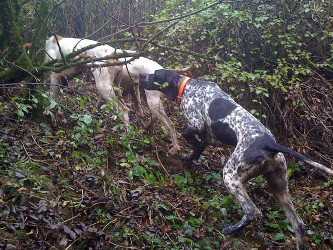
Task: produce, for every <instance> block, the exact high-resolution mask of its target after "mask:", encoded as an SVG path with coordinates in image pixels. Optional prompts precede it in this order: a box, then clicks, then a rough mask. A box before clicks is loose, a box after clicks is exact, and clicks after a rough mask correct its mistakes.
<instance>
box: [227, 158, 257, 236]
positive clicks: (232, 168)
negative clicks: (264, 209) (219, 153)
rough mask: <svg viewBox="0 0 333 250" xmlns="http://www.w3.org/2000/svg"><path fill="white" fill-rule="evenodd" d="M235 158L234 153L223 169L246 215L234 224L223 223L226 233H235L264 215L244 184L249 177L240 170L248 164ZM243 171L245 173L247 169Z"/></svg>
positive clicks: (230, 187)
mask: <svg viewBox="0 0 333 250" xmlns="http://www.w3.org/2000/svg"><path fill="white" fill-rule="evenodd" d="M234 153H235V152H234ZM235 158H237V157H233V155H231V157H230V159H229V160H228V162H227V163H226V165H225V167H224V169H223V179H224V184H225V186H226V187H227V189H228V190H229V192H230V193H231V194H233V195H234V196H235V198H236V199H237V200H238V202H239V203H240V205H241V207H242V209H243V212H244V216H243V218H242V219H241V220H240V221H238V222H237V223H235V224H233V225H223V226H222V228H223V232H224V233H225V234H233V233H235V232H237V231H239V230H241V229H242V228H244V227H246V226H247V225H248V224H250V222H251V221H252V220H254V219H255V218H257V217H261V216H262V214H261V212H260V211H259V209H258V208H257V207H256V205H255V204H254V203H253V201H252V200H251V198H250V197H249V195H248V193H247V192H246V189H245V186H244V184H245V182H246V181H247V180H248V179H249V178H248V177H247V176H245V174H244V176H242V175H241V174H242V173H241V172H242V171H240V170H241V169H245V168H246V167H248V166H246V165H245V163H243V162H239V161H238V160H237V159H235ZM251 167H252V166H251ZM243 173H245V171H244V172H243Z"/></svg>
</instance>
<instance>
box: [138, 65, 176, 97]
mask: <svg viewBox="0 0 333 250" xmlns="http://www.w3.org/2000/svg"><path fill="white" fill-rule="evenodd" d="M139 77H140V78H139V81H140V85H141V86H142V87H143V88H145V89H147V90H158V91H161V92H162V93H164V94H165V96H166V98H167V99H168V101H174V100H176V98H177V94H178V83H179V80H180V77H181V75H179V74H177V73H176V72H174V71H171V70H167V69H159V70H156V71H155V73H154V74H142V73H140V75H139Z"/></svg>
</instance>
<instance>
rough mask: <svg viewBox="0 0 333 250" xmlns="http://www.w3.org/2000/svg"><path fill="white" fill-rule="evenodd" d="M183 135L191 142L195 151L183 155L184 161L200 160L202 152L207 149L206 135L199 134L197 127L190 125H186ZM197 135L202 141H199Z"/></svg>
mask: <svg viewBox="0 0 333 250" xmlns="http://www.w3.org/2000/svg"><path fill="white" fill-rule="evenodd" d="M182 135H183V137H184V138H185V140H186V141H187V142H188V143H189V144H191V146H192V148H193V152H192V153H191V154H190V155H188V156H185V157H183V161H185V162H191V161H193V160H198V159H199V157H200V155H201V154H202V152H203V151H204V150H205V148H206V146H207V144H206V142H205V140H204V139H203V138H204V135H202V134H199V133H198V132H197V130H196V129H194V128H192V127H190V126H189V125H186V126H185V127H184V128H183V131H182ZM196 135H198V136H199V138H200V139H201V141H199V140H198V139H197V137H196Z"/></svg>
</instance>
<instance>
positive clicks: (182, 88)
mask: <svg viewBox="0 0 333 250" xmlns="http://www.w3.org/2000/svg"><path fill="white" fill-rule="evenodd" d="M190 79H191V78H189V77H187V76H186V77H185V79H184V80H183V81H182V82H181V84H180V86H179V91H178V95H177V103H178V105H180V101H181V98H182V95H183V92H184V89H185V86H186V84H187V82H188V80H190Z"/></svg>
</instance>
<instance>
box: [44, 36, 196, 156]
mask: <svg viewBox="0 0 333 250" xmlns="http://www.w3.org/2000/svg"><path fill="white" fill-rule="evenodd" d="M56 39H57V40H58V43H59V45H60V47H61V50H62V52H63V54H64V55H67V54H69V53H71V52H72V51H75V50H78V49H82V48H84V47H86V46H89V45H92V44H97V42H96V41H93V40H88V39H77V38H63V37H61V36H56V37H54V36H51V37H50V38H49V39H48V40H47V41H46V45H45V51H46V55H45V61H49V60H51V58H52V59H59V58H61V54H60V51H59V46H58V44H57V40H56ZM63 48H64V49H63ZM126 52H129V53H131V52H133V51H127V50H126ZM112 53H121V50H115V49H114V48H112V47H111V46H108V45H100V46H98V47H95V48H93V49H89V50H87V51H86V52H85V55H81V56H83V57H84V56H89V57H103V56H106V55H111V54H112ZM118 60H119V61H121V62H124V63H126V62H127V61H130V60H131V58H129V57H126V58H119V59H118ZM191 67H192V66H190V67H189V68H184V69H174V71H177V72H178V73H184V72H186V71H188V70H189V69H190V68H191ZM162 68H163V67H162V66H161V65H160V64H158V63H157V62H155V61H153V60H150V59H148V58H145V57H140V58H138V59H135V60H133V61H130V62H129V63H127V64H125V65H123V66H120V67H118V66H112V67H109V69H108V68H107V67H103V68H97V69H96V68H95V69H92V70H91V71H92V73H93V75H94V78H95V81H96V86H97V89H98V92H99V94H100V97H102V98H104V99H105V100H107V101H116V103H117V105H118V107H119V109H120V111H121V112H122V113H123V116H124V122H128V107H127V106H126V105H125V103H124V102H123V99H122V97H121V96H117V97H116V96H115V92H114V90H113V88H112V83H113V82H114V83H115V84H116V85H118V86H120V87H121V88H122V89H123V92H124V93H129V94H131V95H132V97H133V101H134V105H135V108H136V113H137V114H139V115H140V116H142V115H143V111H142V107H141V98H140V91H139V74H140V73H146V74H153V73H154V72H155V70H158V69H162ZM119 70H120V71H121V72H120V73H119V72H118V71H119ZM82 71H83V67H75V68H70V69H67V70H64V71H62V72H61V73H52V74H51V77H50V81H51V90H52V92H53V93H54V95H55V96H56V95H57V94H58V91H59V86H60V85H62V84H61V83H62V80H63V79H64V78H65V79H71V78H73V77H74V76H76V75H78V74H81V73H82ZM129 89H134V93H133V91H131V90H129ZM145 95H146V98H147V104H148V107H149V109H150V110H151V112H152V114H153V115H154V116H155V117H157V118H159V119H160V120H161V121H162V122H163V124H164V125H165V126H166V128H167V130H168V132H169V134H170V137H171V142H172V147H171V148H170V150H169V153H170V154H176V153H177V152H178V151H179V150H180V145H179V142H178V139H177V135H176V131H175V126H174V124H173V122H172V121H171V120H170V119H169V117H168V116H167V115H166V113H165V110H164V107H163V103H162V99H161V97H162V94H161V92H159V91H152V90H145Z"/></svg>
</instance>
